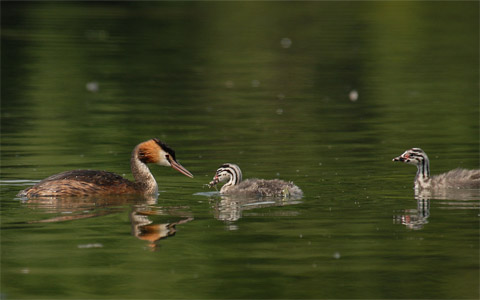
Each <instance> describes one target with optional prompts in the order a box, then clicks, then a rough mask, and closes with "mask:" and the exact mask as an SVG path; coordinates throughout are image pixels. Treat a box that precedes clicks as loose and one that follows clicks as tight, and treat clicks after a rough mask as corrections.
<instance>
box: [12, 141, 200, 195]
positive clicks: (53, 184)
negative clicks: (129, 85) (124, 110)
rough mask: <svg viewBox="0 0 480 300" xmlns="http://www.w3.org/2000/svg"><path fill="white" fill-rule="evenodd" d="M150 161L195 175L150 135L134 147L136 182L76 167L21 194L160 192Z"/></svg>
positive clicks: (133, 171) (190, 175)
mask: <svg viewBox="0 0 480 300" xmlns="http://www.w3.org/2000/svg"><path fill="white" fill-rule="evenodd" d="M148 163H154V164H158V165H160V166H165V167H172V168H174V169H175V170H177V171H179V172H180V173H182V174H184V175H186V176H188V177H193V175H192V174H191V173H190V172H189V171H188V170H187V169H185V168H184V167H183V166H182V165H180V164H179V163H178V162H177V160H176V159H175V152H174V151H173V149H171V148H170V147H168V146H167V145H166V144H165V143H163V142H161V141H160V140H158V139H151V140H148V141H146V142H143V143H140V144H138V145H137V146H136V147H135V149H133V152H132V157H131V160H130V167H131V170H132V174H133V177H134V178H135V182H132V181H129V180H127V179H125V178H123V177H122V176H119V175H116V174H114V173H111V172H105V171H94V170H73V171H66V172H62V173H59V174H55V175H52V176H50V177H48V178H46V179H44V180H42V181H40V182H39V183H37V184H36V185H34V186H32V187H29V188H27V189H25V190H23V191H20V192H19V193H18V194H17V196H18V197H27V198H31V197H45V196H52V197H56V196H85V195H112V194H143V195H152V194H156V193H158V185H157V182H156V181H155V178H154V177H153V175H152V173H151V172H150V170H149V169H148V167H147V164H148Z"/></svg>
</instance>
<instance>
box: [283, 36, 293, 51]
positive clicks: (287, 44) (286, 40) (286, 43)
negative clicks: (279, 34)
mask: <svg viewBox="0 0 480 300" xmlns="http://www.w3.org/2000/svg"><path fill="white" fill-rule="evenodd" d="M280 46H282V48H285V49H287V48H290V46H292V40H291V39H289V38H286V37H285V38H283V39H281V40H280Z"/></svg>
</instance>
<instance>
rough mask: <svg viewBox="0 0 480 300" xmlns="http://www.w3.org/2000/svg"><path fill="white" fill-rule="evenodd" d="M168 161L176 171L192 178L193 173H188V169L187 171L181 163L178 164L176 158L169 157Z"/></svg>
mask: <svg viewBox="0 0 480 300" xmlns="http://www.w3.org/2000/svg"><path fill="white" fill-rule="evenodd" d="M168 160H169V161H170V165H172V168H174V169H175V170H177V171H178V172H180V173H182V174H183V175H185V176H188V177H190V178H193V175H192V173H190V171H188V170H187V169H185V168H184V167H183V166H182V165H181V164H179V163H178V162H177V161H176V160H174V159H172V158H170V157H169V159H168Z"/></svg>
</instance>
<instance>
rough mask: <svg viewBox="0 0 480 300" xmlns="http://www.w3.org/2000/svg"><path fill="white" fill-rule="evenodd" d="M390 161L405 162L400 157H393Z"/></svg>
mask: <svg viewBox="0 0 480 300" xmlns="http://www.w3.org/2000/svg"><path fill="white" fill-rule="evenodd" d="M392 161H401V162H403V161H405V158H403V157H402V156H401V155H400V156H397V157H395V158H394V159H392Z"/></svg>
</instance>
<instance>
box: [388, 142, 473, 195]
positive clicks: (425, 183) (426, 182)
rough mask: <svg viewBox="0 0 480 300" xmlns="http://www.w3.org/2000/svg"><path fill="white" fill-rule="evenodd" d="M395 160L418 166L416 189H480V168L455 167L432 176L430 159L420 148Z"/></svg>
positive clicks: (406, 152)
mask: <svg viewBox="0 0 480 300" xmlns="http://www.w3.org/2000/svg"><path fill="white" fill-rule="evenodd" d="M393 161H400V162H403V163H406V164H410V165H414V166H416V167H417V175H416V176H415V181H414V183H415V189H417V190H421V189H432V190H439V189H478V188H480V170H478V169H477V170H466V169H454V170H451V171H449V172H446V173H443V174H439V175H435V176H430V161H429V159H428V156H427V154H426V153H425V151H423V150H422V149H420V148H412V149H409V150H407V151H405V152H404V153H403V154H402V155H400V156H398V157H395V158H394V159H393Z"/></svg>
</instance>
